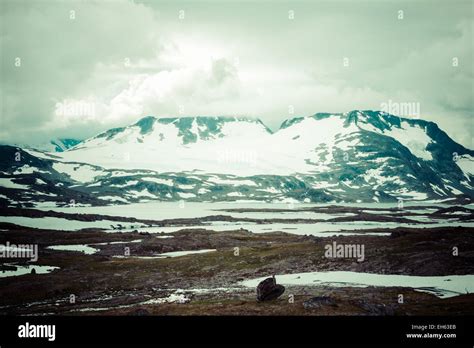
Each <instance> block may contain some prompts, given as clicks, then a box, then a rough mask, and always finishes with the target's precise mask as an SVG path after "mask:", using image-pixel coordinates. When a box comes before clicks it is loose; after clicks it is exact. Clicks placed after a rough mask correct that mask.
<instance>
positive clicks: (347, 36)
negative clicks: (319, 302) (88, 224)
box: [0, 0, 474, 149]
mask: <svg viewBox="0 0 474 348" xmlns="http://www.w3.org/2000/svg"><path fill="white" fill-rule="evenodd" d="M473 24H474V2H473V1H459V0H452V1H436V0H435V1H420V0H412V1H383V0H382V1H358V0H355V1H348V0H346V1H340V0H336V1H317V0H316V1H291V2H287V1H199V0H195V1H180V0H176V1H126V0H109V1H87V2H86V1H67V2H66V1H49V0H48V1H45V0H38V1H25V0H0V25H1V33H0V34H1V35H0V53H1V58H2V61H1V71H0V103H1V109H0V110H1V115H0V142H3V143H25V144H31V145H33V144H37V143H41V142H46V141H48V140H49V139H54V138H67V137H72V138H79V139H85V138H88V137H91V136H94V135H96V134H98V133H100V132H102V131H104V130H106V129H109V128H112V127H118V126H124V125H128V124H131V123H134V122H136V121H137V120H138V119H140V118H141V117H144V116H147V115H153V116H157V117H170V116H175V117H179V116H198V115H211V116H219V115H225V116H249V117H257V118H260V119H261V120H262V121H263V122H264V123H265V124H266V125H267V126H269V127H270V128H271V129H273V130H276V129H278V127H279V126H280V124H281V123H282V122H283V121H284V120H286V119H288V118H292V117H297V116H308V115H312V114H314V113H317V112H334V113H336V112H347V111H351V110H356V109H363V110H366V109H370V110H381V109H383V108H385V107H386V106H387V105H391V106H392V107H393V106H395V108H391V109H390V110H385V111H389V112H390V111H394V112H393V113H396V112H395V111H397V109H398V111H397V112H398V113H399V116H403V117H408V118H421V119H426V120H430V121H434V122H436V123H437V124H438V125H439V126H440V128H442V129H443V130H445V131H446V132H447V133H448V134H449V135H450V136H451V137H452V138H453V139H454V140H455V141H457V142H459V143H461V144H462V145H464V146H466V147H468V148H470V149H474V140H473V133H474V122H473V120H474V115H473V112H474V59H473V58H474V57H473V51H474V43H473V42H474V41H473ZM402 105H405V106H407V105H408V106H410V107H409V108H403V107H401V106H402ZM398 106H400V107H398Z"/></svg>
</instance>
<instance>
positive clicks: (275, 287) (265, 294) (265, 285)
mask: <svg viewBox="0 0 474 348" xmlns="http://www.w3.org/2000/svg"><path fill="white" fill-rule="evenodd" d="M284 292H285V287H284V286H283V285H280V284H277V283H276V279H275V276H273V277H271V278H267V279H264V280H262V281H261V282H260V283H259V284H258V285H257V301H259V302H263V301H271V300H274V299H276V298H278V297H280V296H281V295H282V294H283V293H284Z"/></svg>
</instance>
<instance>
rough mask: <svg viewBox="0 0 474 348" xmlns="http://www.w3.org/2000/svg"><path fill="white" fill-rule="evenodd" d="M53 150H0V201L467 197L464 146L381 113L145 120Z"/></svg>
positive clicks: (469, 172) (468, 167)
mask: <svg viewBox="0 0 474 348" xmlns="http://www.w3.org/2000/svg"><path fill="white" fill-rule="evenodd" d="M70 144H71V145H72V146H71V147H69V146H68V147H69V148H64V149H63V150H64V151H62V152H48V151H44V150H41V149H31V148H21V147H18V146H9V145H2V146H0V158H1V159H2V162H1V164H0V171H1V173H0V205H22V206H32V205H36V206H38V205H43V204H45V205H48V204H51V203H56V204H58V205H63V204H92V205H95V204H108V203H126V202H139V201H144V200H166V201H174V200H191V201H199V202H202V201H236V200H240V201H242V200H245V201H249V200H251V201H281V202H358V201H363V202H396V201H399V200H446V199H457V200H462V201H471V200H472V197H473V193H474V187H473V179H474V151H472V150H470V149H467V148H465V147H463V146H462V145H460V144H458V143H456V142H455V141H454V140H452V139H451V138H450V137H449V136H448V135H447V134H446V133H445V132H444V131H443V130H441V129H440V128H439V127H438V126H437V125H436V124H435V123H433V122H429V121H425V120H421V119H407V118H401V117H398V116H394V115H390V114H387V113H385V112H380V111H359V110H355V111H351V112H347V113H336V114H330V113H317V114H315V115H312V116H307V117H295V118H292V119H288V120H286V121H285V122H283V123H282V125H281V126H280V128H279V129H278V130H277V131H275V132H272V131H271V130H270V129H269V128H268V127H266V126H265V124H264V123H263V122H262V121H260V120H259V119H252V118H245V117H206V116H199V117H179V118H155V117H152V116H148V117H145V118H142V119H140V120H139V121H138V122H136V123H134V124H132V125H129V126H125V127H121V128H114V129H109V130H107V131H105V132H103V133H100V134H98V135H97V136H94V137H92V138H89V139H86V140H84V141H82V142H79V143H77V144H74V143H70Z"/></svg>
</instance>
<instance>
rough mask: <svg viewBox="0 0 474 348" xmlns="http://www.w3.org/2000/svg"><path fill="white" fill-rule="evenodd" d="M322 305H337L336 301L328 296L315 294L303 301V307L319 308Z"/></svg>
mask: <svg viewBox="0 0 474 348" xmlns="http://www.w3.org/2000/svg"><path fill="white" fill-rule="evenodd" d="M322 306H337V305H336V302H335V301H334V300H333V299H332V298H331V297H329V296H316V297H313V298H310V299H309V300H307V301H304V302H303V307H304V308H305V309H314V308H321V307H322Z"/></svg>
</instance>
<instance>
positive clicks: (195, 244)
mask: <svg viewBox="0 0 474 348" xmlns="http://www.w3.org/2000/svg"><path fill="white" fill-rule="evenodd" d="M334 209H335V208H334ZM341 209H346V210H347V209H350V208H341ZM461 209H466V208H461ZM452 210H453V209H452V208H448V210H447V211H441V212H438V214H441V215H442V214H443V213H447V212H450V211H452ZM454 210H455V209H454ZM13 211H15V212H16V213H15V214H19V213H18V212H22V214H23V215H29V216H31V215H38V214H43V213H44V212H41V213H40V212H39V211H35V210H24V211H22V210H20V209H16V210H11V211H7V210H5V211H3V212H2V214H3V215H7V214H8V213H9V212H10V213H11V214H14V213H13ZM51 214H53V213H51ZM54 214H60V215H61V214H62V217H65V216H67V214H64V213H57V212H55V213H54ZM69 218H71V217H70V216H69ZM81 218H83V219H86V220H87V219H90V220H94V219H97V218H101V217H100V216H99V217H98V216H95V215H90V216H89V215H86V214H83V215H81ZM221 218H222V217H221ZM353 218H354V219H360V218H363V217H361V216H356V217H353ZM471 218H472V216H471ZM464 219H465V220H466V219H468V217H464ZM193 220H195V219H193ZM198 220H199V219H198ZM281 220H283V219H281ZM137 221H138V222H140V223H144V224H145V223H146V224H150V225H151V224H153V223H156V222H153V221H148V220H147V221H140V220H137ZM168 223H171V222H169V221H168V222H166V223H163V221H162V222H161V224H168ZM173 223H174V224H176V223H177V221H173ZM181 223H183V224H185V223H189V224H193V225H195V224H197V223H198V221H181ZM381 226H383V224H381ZM0 230H2V232H1V234H0V243H2V244H5V243H6V242H7V241H10V242H12V241H14V242H15V243H16V244H38V247H39V259H38V261H37V262H36V263H35V265H37V266H39V265H48V266H55V267H59V268H58V269H55V270H54V271H53V272H51V273H47V274H26V275H22V276H14V277H4V278H0V313H1V314H4V315H5V314H31V315H45V314H57V315H461V314H471V313H473V311H474V294H469V293H466V294H464V295H459V296H454V297H449V298H439V297H436V296H435V295H433V294H430V293H425V292H420V291H415V290H413V289H411V288H400V287H365V288H357V287H328V286H307V285H305V286H296V285H289V286H286V289H285V292H284V293H283V295H282V296H280V297H279V298H278V299H276V300H273V301H268V302H257V301H256V291H255V288H251V287H243V286H242V285H241V282H242V281H244V280H248V279H253V278H259V277H269V276H271V275H273V274H277V275H278V274H292V273H302V272H315V271H336V270H337V271H355V272H368V273H378V274H403V275H418V276H443V275H463V274H474V233H473V232H474V229H473V228H472V227H437V228H429V229H428V228H417V227H416V225H414V227H413V228H408V227H399V228H396V229H390V230H388V229H384V228H374V229H373V230H369V229H365V230H359V231H355V233H354V234H353V235H346V236H337V237H336V236H335V237H326V238H321V237H315V236H308V235H294V234H289V233H284V232H272V233H258V234H256V233H252V232H250V231H247V230H245V229H243V228H238V227H236V229H235V230H232V231H223V232H215V231H212V228H209V227H203V228H202V229H201V228H196V229H192V230H181V231H178V232H174V233H170V234H165V233H147V232H138V231H131V232H118V233H110V232H106V231H105V230H101V229H97V228H90V229H82V230H80V231H75V232H71V231H58V230H45V229H43V230H41V229H34V228H27V227H21V226H17V225H14V224H10V223H0ZM370 232H389V233H390V234H389V235H386V236H380V235H370V234H368V233H370ZM333 242H337V243H340V244H343V243H347V244H362V245H364V246H365V259H364V261H363V262H357V261H356V260H355V259H348V258H339V259H329V258H327V257H325V256H324V252H325V245H327V244H329V243H333ZM71 244H77V245H87V246H89V247H92V248H94V249H96V250H97V252H95V253H93V254H84V253H81V252H71V251H62V250H52V249H49V248H47V247H49V246H51V245H71ZM453 247H456V248H457V249H458V250H459V253H458V255H457V256H454V255H453ZM127 248H128V249H127ZM203 249H206V250H208V249H211V250H212V249H215V251H211V252H205V253H200V254H188V255H183V256H179V257H157V255H159V254H162V253H169V252H175V251H192V250H203ZM126 250H127V252H125V251H126ZM128 251H129V253H128ZM3 261H4V262H3V264H2V265H0V267H1V268H0V269H3V270H6V269H9V267H10V268H11V267H12V266H11V264H12V262H13V261H15V262H17V261H18V260H9V259H4V260H3ZM16 265H20V264H19V263H16ZM13 267H14V266H13ZM0 272H1V271H0ZM277 281H278V277H277ZM400 294H403V296H404V301H403V303H399V301H398V297H399V295H400Z"/></svg>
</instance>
